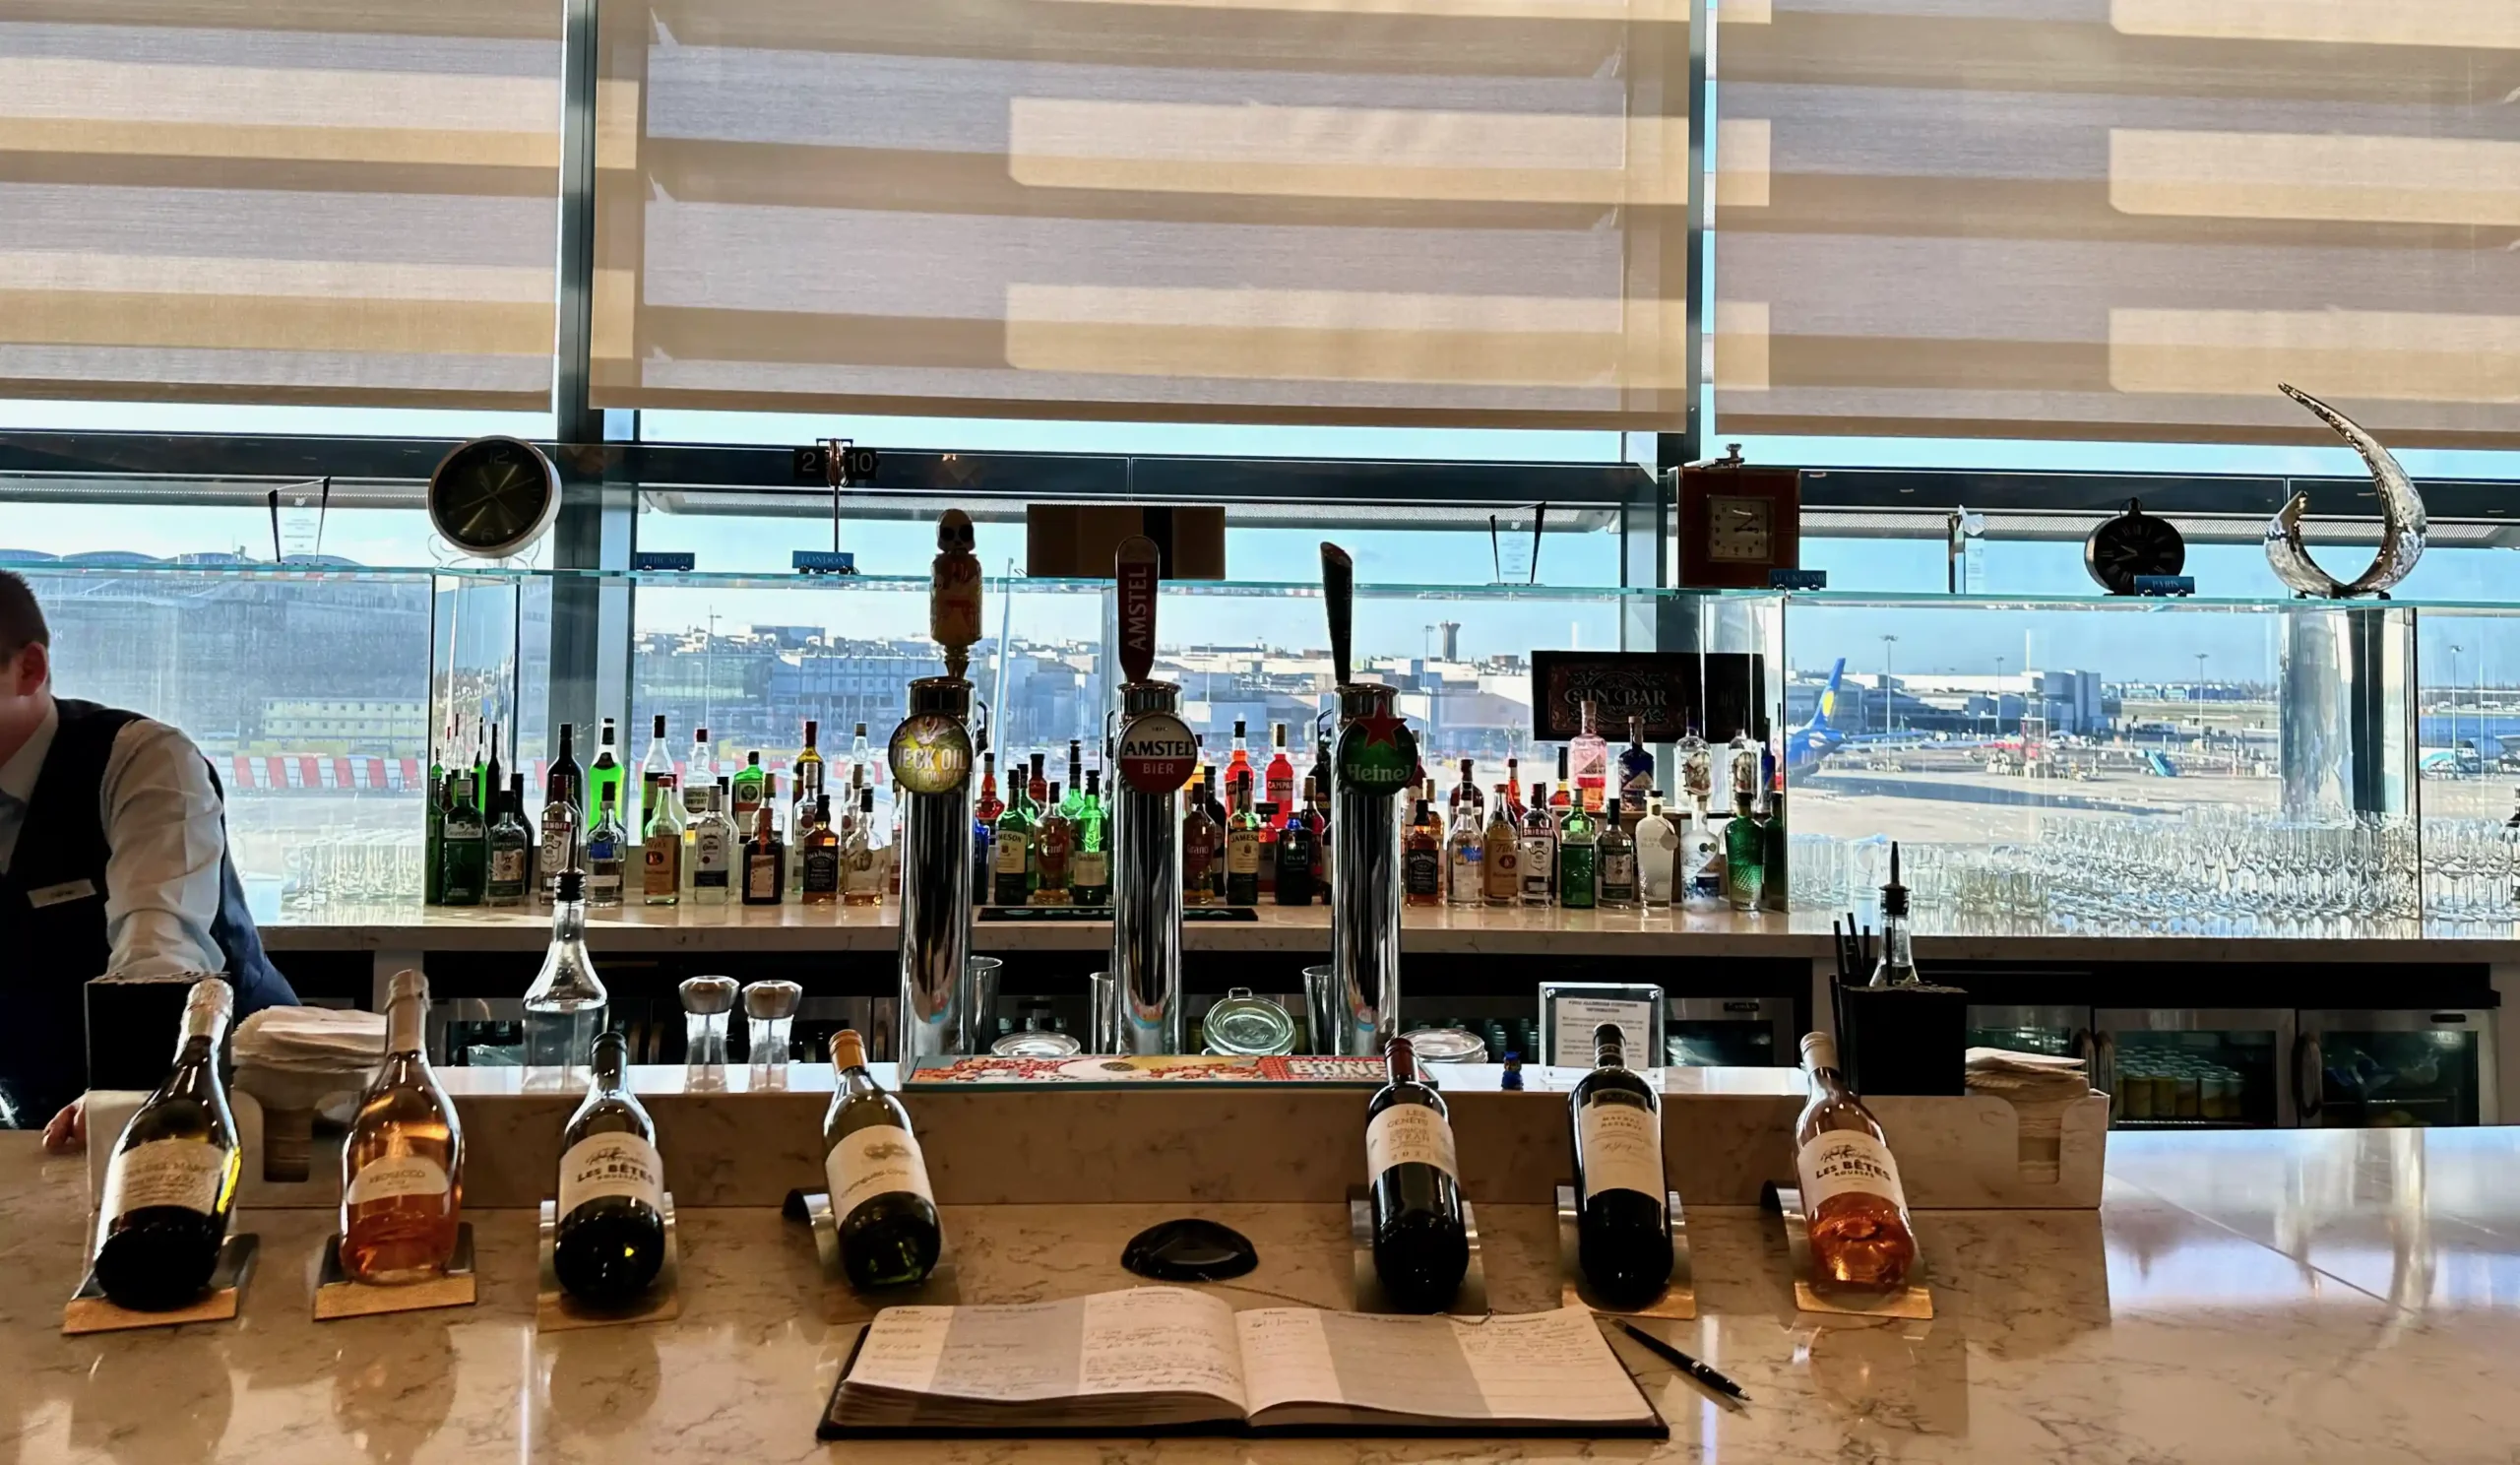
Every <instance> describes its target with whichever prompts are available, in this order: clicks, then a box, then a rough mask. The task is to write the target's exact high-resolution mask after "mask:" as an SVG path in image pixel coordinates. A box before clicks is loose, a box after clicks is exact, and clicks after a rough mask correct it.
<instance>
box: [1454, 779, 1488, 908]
mask: <svg viewBox="0 0 2520 1465" xmlns="http://www.w3.org/2000/svg"><path fill="white" fill-rule="evenodd" d="M1466 764H1467V760H1465V765H1466ZM1486 839H1487V831H1486V829H1485V828H1484V827H1482V826H1481V824H1480V822H1479V805H1478V804H1477V803H1474V802H1472V801H1471V800H1469V799H1466V798H1462V797H1460V796H1459V791H1458V790H1456V791H1455V797H1454V799H1453V824H1452V828H1451V830H1450V831H1448V832H1447V833H1446V834H1445V836H1444V874H1445V876H1446V877H1447V879H1448V880H1449V881H1450V882H1451V883H1450V884H1449V885H1448V886H1447V887H1446V893H1447V894H1448V895H1449V896H1450V897H1451V899H1452V903H1453V904H1454V905H1456V906H1476V905H1480V904H1482V903H1483V902H1485V900H1486V899H1487V861H1486V859H1485V858H1484V857H1485V854H1486Z"/></svg>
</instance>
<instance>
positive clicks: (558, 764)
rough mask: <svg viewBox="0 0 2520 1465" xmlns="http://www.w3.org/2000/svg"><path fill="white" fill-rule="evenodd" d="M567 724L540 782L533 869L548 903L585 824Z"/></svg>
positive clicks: (573, 859) (571, 862) (574, 858)
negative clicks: (537, 848) (537, 842)
mask: <svg viewBox="0 0 2520 1465" xmlns="http://www.w3.org/2000/svg"><path fill="white" fill-rule="evenodd" d="M569 736H570V733H569V725H568V724H566V723H562V724H561V725H560V753H559V756H558V757H556V758H554V759H552V760H551V768H550V771H549V772H548V773H547V774H545V775H544V777H543V781H542V823H541V831H542V834H541V838H542V846H541V850H540V852H539V853H537V854H536V856H535V860H534V870H535V885H536V898H537V899H539V900H540V901H541V902H542V903H543V904H544V905H549V904H550V903H551V900H552V891H553V887H554V886H556V885H557V884H558V882H559V879H560V871H562V870H564V869H574V868H575V867H576V866H577V863H578V839H579V836H580V835H581V834H582V833H584V830H585V824H586V803H585V801H584V796H585V793H586V785H585V783H584V782H583V780H582V778H581V776H580V774H579V773H578V760H577V758H576V757H575V756H574V755H573V754H571V752H570V751H569Z"/></svg>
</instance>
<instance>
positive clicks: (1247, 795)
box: [1225, 725, 1260, 906]
mask: <svg viewBox="0 0 2520 1465" xmlns="http://www.w3.org/2000/svg"><path fill="white" fill-rule="evenodd" d="M1237 726H1238V725H1237ZM1232 793H1233V817H1232V818H1231V819H1230V820H1229V821H1228V822H1227V824H1226V829H1225V903H1226V904H1227V905H1229V906H1256V905H1258V904H1260V816H1259V815H1258V814H1255V813H1253V812H1252V811H1251V781H1250V780H1249V779H1245V780H1243V781H1242V783H1241V785H1240V786H1239V787H1235V788H1233V789H1232Z"/></svg>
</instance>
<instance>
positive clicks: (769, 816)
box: [743, 753, 788, 906]
mask: <svg viewBox="0 0 2520 1465" xmlns="http://www.w3.org/2000/svg"><path fill="white" fill-rule="evenodd" d="M753 756H755V757H759V756H760V754H758V753H756V754H754V755H753ZM775 803H776V799H775V798H773V797H772V796H770V795H769V792H768V785H767V784H766V783H765V784H764V786H763V797H762V798H761V799H760V801H759V802H757V803H755V804H754V805H753V811H752V829H751V832H750V833H749V834H747V835H746V836H745V838H744V883H743V903H744V904H745V905H747V906H775V905H778V904H779V903H780V902H781V901H783V900H785V899H787V896H788V846H787V843H786V842H785V841H783V840H782V839H780V837H779V825H778V819H777V815H776V813H775V811H774V804H775Z"/></svg>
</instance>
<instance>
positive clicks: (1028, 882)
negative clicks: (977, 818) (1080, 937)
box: [989, 775, 1047, 906]
mask: <svg viewBox="0 0 2520 1465" xmlns="http://www.w3.org/2000/svg"><path fill="white" fill-rule="evenodd" d="M1043 787H1044V789H1045V790H1046V788H1047V786H1046V785H1044V786H1043ZM1006 793H1007V801H1006V812H1004V813H1002V814H999V815H998V816H997V832H996V839H995V841H994V850H995V853H994V855H993V856H992V859H993V860H994V861H995V863H996V867H997V888H996V890H995V892H994V893H995V897H996V898H995V899H994V900H992V901H990V902H989V904H991V905H997V906H1029V905H1031V904H1032V903H1033V853H1034V852H1033V809H1034V807H1035V805H1034V802H1033V793H1032V789H1031V787H1030V786H1029V785H1028V784H1027V783H1026V782H1025V781H1024V779H1023V778H1022V777H1021V776H1020V775H1019V776H1012V777H1009V778H1008V779H1007V781H1006Z"/></svg>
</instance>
